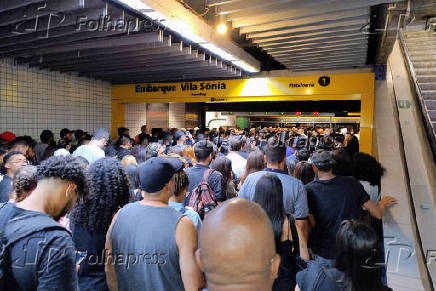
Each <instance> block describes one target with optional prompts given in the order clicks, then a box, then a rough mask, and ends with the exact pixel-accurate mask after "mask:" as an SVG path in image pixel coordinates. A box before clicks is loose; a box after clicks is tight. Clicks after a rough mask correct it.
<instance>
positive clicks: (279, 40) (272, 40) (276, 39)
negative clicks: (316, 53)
mask: <svg viewBox="0 0 436 291" xmlns="http://www.w3.org/2000/svg"><path fill="white" fill-rule="evenodd" d="M361 34H362V32H360V27H353V28H350V29H344V30H340V31H332V32H326V33H324V32H321V33H311V34H306V35H299V36H290V37H271V38H268V39H253V42H254V43H256V44H258V45H259V46H261V47H263V46H264V45H268V44H273V43H284V42H294V41H298V40H310V39H311V38H312V37H313V38H315V37H324V38H325V37H329V36H332V37H338V36H341V35H343V36H349V35H361Z"/></svg>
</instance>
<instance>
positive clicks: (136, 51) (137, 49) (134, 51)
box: [18, 38, 181, 66]
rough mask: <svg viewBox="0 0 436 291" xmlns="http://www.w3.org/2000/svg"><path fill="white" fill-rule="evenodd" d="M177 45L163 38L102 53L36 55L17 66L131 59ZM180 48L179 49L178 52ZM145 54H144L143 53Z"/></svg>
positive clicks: (80, 51) (163, 50)
mask: <svg viewBox="0 0 436 291" xmlns="http://www.w3.org/2000/svg"><path fill="white" fill-rule="evenodd" d="M177 45H179V44H171V43H170V41H169V39H166V38H164V41H163V42H162V43H149V44H144V45H137V46H127V47H125V46H122V47H113V48H106V49H105V50H104V51H100V50H94V49H90V50H79V51H75V52H74V53H72V52H66V53H56V54H49V55H39V56H38V55H36V56H31V57H28V58H20V59H18V63H19V64H26V63H27V64H29V65H31V66H33V65H38V64H49V63H53V64H55V65H56V64H59V63H68V62H77V61H81V60H83V61H93V60H107V59H108V58H120V56H122V57H133V56H135V55H144V54H159V53H165V52H171V51H176V49H175V47H176V46H177ZM180 50H181V48H180V49H179V51H180ZM144 52H145V53H144Z"/></svg>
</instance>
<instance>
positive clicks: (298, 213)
mask: <svg viewBox="0 0 436 291" xmlns="http://www.w3.org/2000/svg"><path fill="white" fill-rule="evenodd" d="M265 174H275V175H277V177H278V178H279V179H280V181H281V182H282V187H283V204H284V207H285V211H286V213H288V214H293V215H294V216H295V219H298V220H302V219H307V218H308V216H309V208H308V206H307V194H306V189H305V188H304V185H303V183H302V182H301V181H300V180H298V179H295V178H294V177H291V176H289V175H288V174H286V173H285V172H284V171H280V170H276V169H265V170H263V171H259V172H255V173H252V174H250V175H248V176H247V178H246V179H245V181H244V184H243V185H242V187H241V190H240V191H239V194H238V197H241V198H246V199H248V200H253V197H254V192H255V190H256V184H257V181H259V179H260V178H261V177H262V176H263V175H265Z"/></svg>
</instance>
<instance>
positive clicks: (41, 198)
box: [0, 157, 88, 290]
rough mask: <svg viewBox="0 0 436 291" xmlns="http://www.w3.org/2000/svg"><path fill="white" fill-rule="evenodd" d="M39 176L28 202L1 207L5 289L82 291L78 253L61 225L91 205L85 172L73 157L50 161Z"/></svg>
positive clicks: (0, 223)
mask: <svg viewBox="0 0 436 291" xmlns="http://www.w3.org/2000/svg"><path fill="white" fill-rule="evenodd" d="M36 176H37V180H38V182H37V185H36V188H35V189H34V190H33V191H32V193H31V194H30V195H29V196H28V197H26V199H24V200H23V201H21V202H18V203H16V204H14V203H3V204H0V234H1V237H2V239H1V241H0V250H1V256H0V259H2V264H1V268H2V271H3V276H2V280H1V281H0V283H3V286H0V289H1V290H6V289H7V290H77V272H76V251H75V248H74V245H73V241H72V239H71V235H70V234H69V232H68V231H67V230H66V229H65V228H63V227H61V226H60V225H59V224H58V223H57V221H58V220H59V219H60V218H61V217H63V216H65V215H66V214H67V213H68V212H69V211H70V209H71V208H72V207H73V206H74V205H75V203H76V201H77V200H79V199H86V197H87V193H88V180H87V177H86V173H85V170H84V169H83V167H81V165H80V163H78V162H77V161H76V160H75V158H73V157H51V158H49V159H48V160H46V161H43V162H42V163H41V164H40V165H39V166H38V168H37V175H36ZM6 241H7V244H5V242H6ZM6 286H7V287H6Z"/></svg>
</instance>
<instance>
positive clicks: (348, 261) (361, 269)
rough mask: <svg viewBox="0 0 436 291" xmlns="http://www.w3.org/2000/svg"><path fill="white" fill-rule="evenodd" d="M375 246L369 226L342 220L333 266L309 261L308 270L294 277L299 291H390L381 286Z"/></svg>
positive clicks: (337, 235) (374, 235) (374, 236)
mask: <svg viewBox="0 0 436 291" xmlns="http://www.w3.org/2000/svg"><path fill="white" fill-rule="evenodd" d="M376 246H377V235H376V233H375V232H374V230H373V229H372V228H371V227H369V226H368V225H366V224H365V223H363V222H359V221H357V220H344V221H343V222H342V223H341V226H340V228H339V230H338V233H337V234H336V249H337V253H336V260H335V267H334V268H329V267H326V266H322V265H320V264H319V263H317V262H315V261H310V262H308V265H307V268H306V269H305V270H303V271H301V272H299V273H298V274H297V282H298V286H299V287H300V290H301V291H306V290H311V291H312V290H313V291H317V290H338V291H342V290H344V291H345V290H347V291H348V290H352V291H385V290H391V289H390V288H388V287H386V286H384V285H383V283H382V280H381V271H382V268H381V266H380V265H379V264H377V262H376V261H375V254H374V249H375V248H376Z"/></svg>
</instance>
